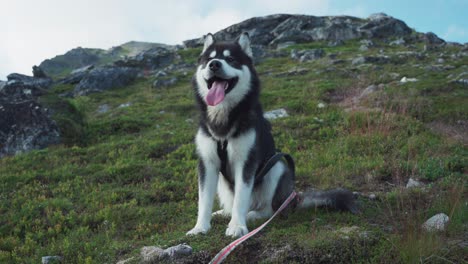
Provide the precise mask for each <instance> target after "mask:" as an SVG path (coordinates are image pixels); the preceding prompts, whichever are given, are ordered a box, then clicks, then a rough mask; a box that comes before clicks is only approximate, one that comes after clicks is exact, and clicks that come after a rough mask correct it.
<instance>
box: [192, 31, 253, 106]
mask: <svg viewBox="0 0 468 264" xmlns="http://www.w3.org/2000/svg"><path fill="white" fill-rule="evenodd" d="M252 71H253V68H252V49H251V47H250V38H249V35H248V34H247V33H243V34H241V36H240V37H239V39H238V40H237V41H235V42H217V41H216V40H215V39H214V37H213V35H211V34H208V35H207V36H205V43H204V46H203V51H202V54H201V56H200V58H199V60H198V67H197V72H196V75H195V81H196V82H197V89H198V91H197V92H198V94H199V95H200V97H201V98H202V99H203V101H204V102H205V103H206V104H207V105H208V106H217V105H232V104H236V103H238V102H239V101H240V100H241V99H242V98H243V97H244V96H245V95H246V94H247V93H248V92H249V89H250V86H251V85H250V81H251V77H252V76H251V75H252Z"/></svg>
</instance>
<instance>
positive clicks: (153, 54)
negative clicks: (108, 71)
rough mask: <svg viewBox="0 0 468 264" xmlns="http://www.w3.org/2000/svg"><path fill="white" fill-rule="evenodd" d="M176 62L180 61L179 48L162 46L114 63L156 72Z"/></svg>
mask: <svg viewBox="0 0 468 264" xmlns="http://www.w3.org/2000/svg"><path fill="white" fill-rule="evenodd" d="M176 60H180V55H179V54H178V53H177V48H175V47H172V46H167V47H164V46H162V47H156V48H152V49H149V50H145V51H143V52H141V53H139V54H137V55H136V56H134V57H129V58H126V59H123V60H118V61H116V62H114V65H116V66H119V67H134V68H140V69H144V70H156V69H162V68H164V67H167V66H170V65H173V64H175V61H176Z"/></svg>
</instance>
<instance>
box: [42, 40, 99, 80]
mask: <svg viewBox="0 0 468 264" xmlns="http://www.w3.org/2000/svg"><path fill="white" fill-rule="evenodd" d="M102 52H104V51H103V50H98V49H85V48H81V47H78V48H75V49H72V50H70V51H68V52H67V53H65V54H63V55H59V56H56V57H55V58H52V59H47V60H45V61H43V62H41V64H40V65H39V67H41V68H42V69H43V70H44V71H45V72H46V73H47V74H51V75H58V74H60V73H62V72H63V70H64V69H77V68H80V67H83V66H86V65H90V64H96V63H98V62H99V60H100V56H99V53H102Z"/></svg>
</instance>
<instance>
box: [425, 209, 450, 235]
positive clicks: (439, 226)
mask: <svg viewBox="0 0 468 264" xmlns="http://www.w3.org/2000/svg"><path fill="white" fill-rule="evenodd" d="M449 221H450V219H449V217H448V215H446V214H444V213H439V214H436V215H434V216H432V217H431V218H429V219H428V220H427V221H426V222H425V223H424V224H423V225H422V227H423V229H425V230H426V231H430V232H432V231H444V230H445V228H446V227H447V224H448V223H449Z"/></svg>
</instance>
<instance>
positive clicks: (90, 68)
mask: <svg viewBox="0 0 468 264" xmlns="http://www.w3.org/2000/svg"><path fill="white" fill-rule="evenodd" d="M92 69H94V64H90V65H86V66H84V67H81V68H78V69H74V70H73V71H71V72H70V74H77V73H83V72H89V71H90V70H92Z"/></svg>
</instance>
